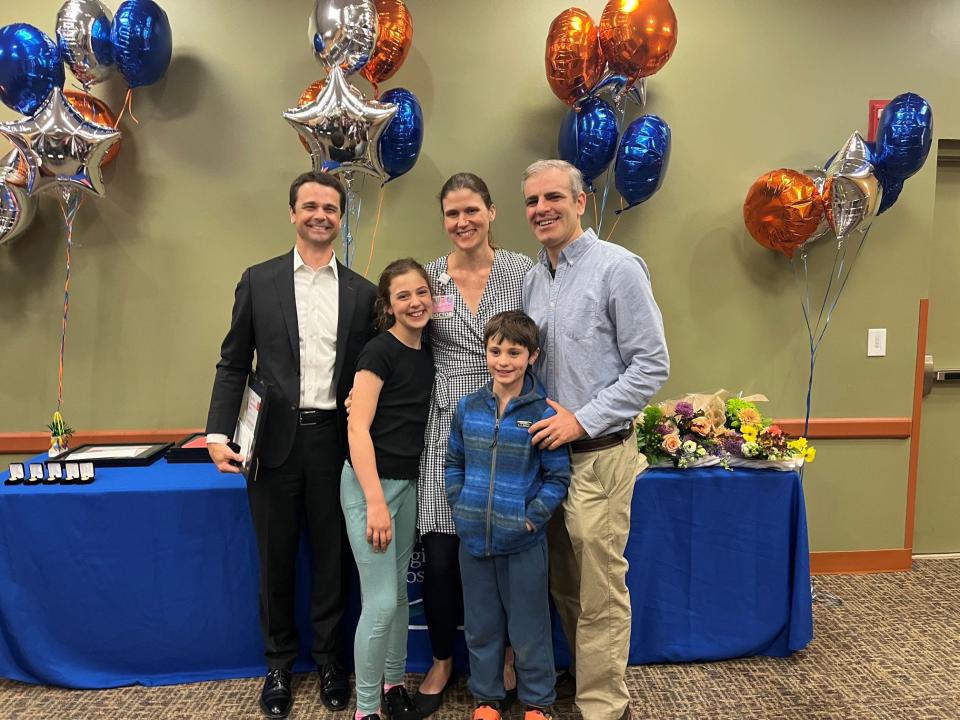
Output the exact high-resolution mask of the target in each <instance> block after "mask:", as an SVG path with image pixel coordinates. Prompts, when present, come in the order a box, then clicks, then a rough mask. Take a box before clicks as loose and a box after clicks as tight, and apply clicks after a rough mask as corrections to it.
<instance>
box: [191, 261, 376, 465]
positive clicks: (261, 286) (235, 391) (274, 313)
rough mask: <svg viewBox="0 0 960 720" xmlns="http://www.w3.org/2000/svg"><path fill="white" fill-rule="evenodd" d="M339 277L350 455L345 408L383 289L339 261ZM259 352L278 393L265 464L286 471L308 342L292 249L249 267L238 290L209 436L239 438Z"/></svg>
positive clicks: (336, 377) (273, 393) (342, 386)
mask: <svg viewBox="0 0 960 720" xmlns="http://www.w3.org/2000/svg"><path fill="white" fill-rule="evenodd" d="M337 273H338V277H339V285H340V295H339V311H338V319H337V357H336V364H335V366H334V372H333V382H334V384H335V385H336V388H337V392H336V394H337V409H338V411H339V418H340V443H341V449H342V452H343V453H344V454H345V453H346V437H347V433H346V423H347V417H346V412H345V411H344V409H343V402H344V400H346V397H347V394H348V393H349V392H350V388H351V387H352V386H353V376H354V373H355V371H356V365H357V356H358V355H359V354H360V351H361V350H362V349H363V346H364V345H366V343H367V341H368V340H369V339H370V338H371V337H373V335H374V334H375V330H374V324H375V317H376V315H375V312H374V302H375V300H376V296H377V290H376V287H374V285H373V284H372V283H371V282H369V281H368V280H366V279H364V278H363V277H362V276H360V275H358V274H357V273H355V272H353V271H352V270H350V269H348V268H347V267H345V266H344V265H341V264H340V262H339V261H337ZM254 353H256V357H257V366H256V374H257V375H258V376H259V377H260V379H261V380H263V381H264V382H266V383H267V384H268V385H269V387H270V391H269V392H270V395H269V397H270V401H269V402H270V404H269V407H268V408H267V415H266V418H265V420H264V422H265V426H264V429H263V436H262V440H261V441H260V449H259V462H260V463H261V464H262V465H263V466H264V467H268V468H271V467H278V466H279V465H281V464H282V463H283V462H284V460H286V459H287V456H288V455H289V454H290V449H291V448H292V447H293V437H294V434H295V433H296V430H297V422H298V420H297V417H298V414H297V411H298V409H299V403H300V337H299V331H298V326H297V305H296V299H295V297H294V290H293V251H292V250H291V251H290V252H288V253H286V254H284V255H281V256H280V257H276V258H273V259H272V260H267V261H266V262H263V263H260V264H259V265H254V266H253V267H250V268H247V269H246V270H245V271H244V272H243V276H242V277H241V278H240V282H239V283H238V284H237V290H236V296H235V298H234V301H233V316H232V319H231V321H230V330H229V331H228V332H227V336H226V337H225V338H224V339H223V345H222V346H221V348H220V362H218V363H217V375H216V379H215V380H214V383H213V395H212V397H211V399H210V413H209V415H208V416H207V432H208V433H222V434H224V435H226V436H227V437H233V432H234V430H235V429H236V425H237V416H238V414H239V411H240V401H241V399H242V397H243V391H244V388H245V386H246V382H247V376H248V375H249V374H250V372H251V369H252V367H253V357H254Z"/></svg>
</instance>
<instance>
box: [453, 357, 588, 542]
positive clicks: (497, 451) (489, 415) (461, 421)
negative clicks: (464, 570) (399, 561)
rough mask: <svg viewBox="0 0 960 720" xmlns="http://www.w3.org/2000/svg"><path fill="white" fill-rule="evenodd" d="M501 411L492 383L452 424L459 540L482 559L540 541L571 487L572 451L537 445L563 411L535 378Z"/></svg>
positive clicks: (461, 406) (460, 408)
mask: <svg viewBox="0 0 960 720" xmlns="http://www.w3.org/2000/svg"><path fill="white" fill-rule="evenodd" d="M498 410H499V402H498V401H497V398H496V396H495V395H494V394H493V381H490V382H488V383H487V385H486V386H485V387H482V388H480V390H478V391H477V392H475V393H473V394H472V395H467V396H465V397H463V398H461V399H460V402H459V403H458V404H457V412H456V414H455V415H454V418H453V423H452V424H451V426H450V444H449V445H448V446H447V459H446V469H445V471H444V480H445V481H446V486H447V499H448V500H449V501H450V508H451V509H452V510H453V521H454V524H455V525H456V527H457V535H459V536H460V541H461V542H462V543H463V544H464V547H465V548H466V549H467V552H469V553H470V554H471V555H473V556H474V557H487V556H490V555H509V554H510V553H516V552H520V551H521V550H525V549H526V548H528V547H531V546H533V545H534V544H536V543H537V542H539V540H540V538H541V537H542V535H543V533H544V528H545V526H546V524H547V520H549V519H550V516H551V515H553V513H554V511H555V510H556V509H557V508H558V507H560V503H562V502H563V499H564V498H565V497H566V495H567V488H568V487H569V485H570V451H569V450H568V449H567V447H566V446H564V447H561V448H558V449H556V450H541V449H539V448H537V447H534V446H533V445H532V444H531V443H530V437H531V436H530V434H529V432H528V431H529V429H530V426H531V425H532V424H533V423H535V422H537V421H538V420H542V419H543V418H547V417H550V416H551V415H555V414H556V413H555V412H554V411H553V408H551V407H550V406H549V405H547V401H546V397H545V395H544V393H543V391H542V390H541V388H540V387H539V386H538V384H537V382H536V381H535V380H534V378H533V376H532V375H531V374H530V373H529V372H528V373H527V374H526V376H525V377H524V381H523V391H522V393H521V394H520V395H519V396H518V397H515V398H513V399H512V400H510V402H509V403H508V404H507V407H506V409H505V411H504V413H503V415H502V416H500V414H499V412H498ZM527 520H529V521H530V523H531V524H532V525H533V526H534V528H535V530H534V531H533V532H531V531H530V530H528V529H527V522H526V521H527Z"/></svg>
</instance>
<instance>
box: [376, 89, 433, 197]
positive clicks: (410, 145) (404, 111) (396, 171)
mask: <svg viewBox="0 0 960 720" xmlns="http://www.w3.org/2000/svg"><path fill="white" fill-rule="evenodd" d="M380 101H381V102H385V103H394V104H395V105H396V106H397V114H396V115H394V116H393V119H392V120H391V121H390V124H389V125H387V129H386V130H384V131H383V134H382V135H381V136H380V147H379V150H380V163H381V164H382V165H383V169H384V170H386V171H387V175H389V176H390V180H393V179H395V178H398V177H400V176H401V175H403V174H404V173H405V172H408V171H409V170H410V168H412V167H413V166H414V165H415V164H416V162H417V158H418V157H419V156H420V147H421V146H422V145H423V111H422V110H421V109H420V103H419V102H418V101H417V96H416V95H414V94H413V93H412V92H410V91H409V90H405V89H404V88H393V89H392V90H387V92H385V93H384V94H383V95H382V96H381V98H380ZM390 180H388V181H387V182H390Z"/></svg>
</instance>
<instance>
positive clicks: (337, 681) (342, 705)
mask: <svg viewBox="0 0 960 720" xmlns="http://www.w3.org/2000/svg"><path fill="white" fill-rule="evenodd" d="M317 670H318V671H319V673H320V699H321V700H322V701H323V704H324V706H325V707H326V708H327V710H333V711H334V712H337V711H339V710H345V709H346V707H347V703H348V702H349V701H350V681H349V680H348V679H347V671H346V670H344V669H343V666H342V665H341V664H340V663H338V662H336V661H334V662H332V663H329V664H328V665H318V666H317Z"/></svg>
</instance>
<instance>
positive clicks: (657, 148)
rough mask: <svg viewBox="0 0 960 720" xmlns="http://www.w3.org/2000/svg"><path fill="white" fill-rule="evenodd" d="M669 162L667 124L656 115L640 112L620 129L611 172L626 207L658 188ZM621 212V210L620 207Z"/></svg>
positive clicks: (628, 207) (648, 195)
mask: <svg viewBox="0 0 960 720" xmlns="http://www.w3.org/2000/svg"><path fill="white" fill-rule="evenodd" d="M669 163H670V127H669V126H668V125H667V124H666V123H665V122H664V121H663V120H662V119H660V118H659V117H657V116H656V115H641V116H640V117H638V118H637V119H636V120H634V121H633V122H632V123H630V125H629V126H628V127H627V129H626V130H625V131H624V133H623V137H622V138H621V139H620V147H619V149H618V150H617V164H616V166H615V167H614V175H615V177H616V182H617V192H619V193H620V196H621V197H622V198H623V199H624V200H626V201H627V207H626V208H624V210H629V209H630V208H632V207H633V206H634V205H639V204H640V203H642V202H644V201H646V200H649V199H650V197H651V196H652V195H653V194H654V193H655V192H656V191H657V190H659V189H660V186H661V185H662V184H663V178H664V177H665V176H666V174H667V165H668V164H669ZM621 212H622V211H621Z"/></svg>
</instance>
